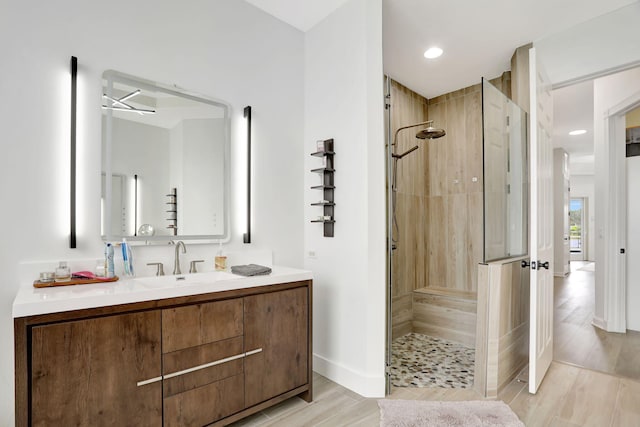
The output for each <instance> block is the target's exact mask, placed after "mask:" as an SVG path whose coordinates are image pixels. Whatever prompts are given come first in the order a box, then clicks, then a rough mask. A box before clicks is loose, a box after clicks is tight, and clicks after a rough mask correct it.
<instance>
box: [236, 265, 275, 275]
mask: <svg viewBox="0 0 640 427" xmlns="http://www.w3.org/2000/svg"><path fill="white" fill-rule="evenodd" d="M231 272H232V273H233V274H239V275H240V276H263V275H266V274H271V269H270V268H269V267H265V266H264V265H258V264H249V265H232V266H231Z"/></svg>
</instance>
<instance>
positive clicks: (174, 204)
mask: <svg viewBox="0 0 640 427" xmlns="http://www.w3.org/2000/svg"><path fill="white" fill-rule="evenodd" d="M167 197H168V198H169V201H168V202H167V216H168V217H169V218H167V221H169V225H168V226H167V228H170V229H172V231H173V235H174V236H177V235H178V190H177V189H176V188H175V187H174V188H172V189H171V192H170V193H169V194H167Z"/></svg>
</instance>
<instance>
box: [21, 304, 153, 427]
mask: <svg viewBox="0 0 640 427" xmlns="http://www.w3.org/2000/svg"><path fill="white" fill-rule="evenodd" d="M159 326H160V313H159V312H157V311H148V312H144V313H133V314H121V315H116V316H107V317H99V318H95V319H88V320H77V321H71V322H62V323H55V324H50V325H42V326H34V327H33V328H32V330H31V375H30V377H31V381H30V388H31V390H32V393H31V423H30V424H31V425H33V426H116V425H121V426H123V425H136V426H157V425H159V424H160V423H161V422H162V405H161V399H162V389H161V386H162V384H161V382H158V381H156V382H152V383H149V384H145V385H139V384H138V383H139V382H140V381H145V380H149V379H153V378H159V377H160V364H161V359H160V327H159ZM16 415H18V414H16Z"/></svg>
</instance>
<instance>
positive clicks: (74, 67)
mask: <svg viewBox="0 0 640 427" xmlns="http://www.w3.org/2000/svg"><path fill="white" fill-rule="evenodd" d="M77 87H78V58H76V57H75V56H72V57H71V150H70V151H71V163H70V165H69V170H70V171H71V177H70V180H69V181H70V183H71V191H70V197H69V200H70V202H71V204H70V207H69V208H70V209H69V218H70V222H71V223H70V234H69V247H70V248H71V249H75V248H76V98H77Z"/></svg>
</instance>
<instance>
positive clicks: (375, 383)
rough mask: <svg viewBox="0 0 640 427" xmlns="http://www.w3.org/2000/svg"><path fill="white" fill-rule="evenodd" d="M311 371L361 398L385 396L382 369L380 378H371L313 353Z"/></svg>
mask: <svg viewBox="0 0 640 427" xmlns="http://www.w3.org/2000/svg"><path fill="white" fill-rule="evenodd" d="M313 370H314V371H316V372H317V373H319V374H320V375H322V376H324V377H327V378H329V379H330V380H331V381H334V382H336V383H338V384H340V385H341V386H343V387H346V388H348V389H350V390H352V391H355V392H356V393H358V394H359V395H361V396H364V397H371V398H383V397H384V396H385V378H384V369H381V371H382V372H381V373H382V376H371V375H367V374H364V373H362V372H358V371H355V370H353V369H351V368H347V367H346V366H344V365H341V364H339V363H337V362H333V361H331V360H329V359H326V358H324V357H322V356H320V355H318V354H315V353H314V354H313Z"/></svg>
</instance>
